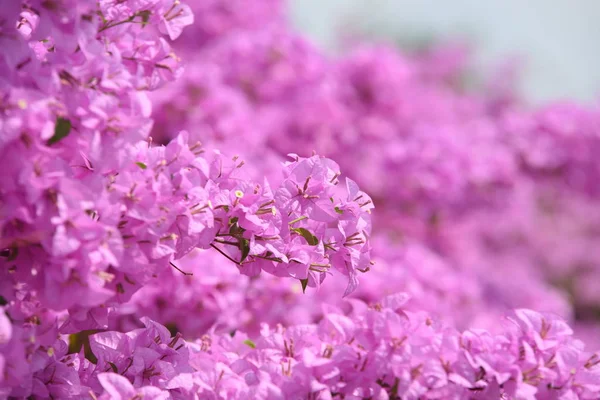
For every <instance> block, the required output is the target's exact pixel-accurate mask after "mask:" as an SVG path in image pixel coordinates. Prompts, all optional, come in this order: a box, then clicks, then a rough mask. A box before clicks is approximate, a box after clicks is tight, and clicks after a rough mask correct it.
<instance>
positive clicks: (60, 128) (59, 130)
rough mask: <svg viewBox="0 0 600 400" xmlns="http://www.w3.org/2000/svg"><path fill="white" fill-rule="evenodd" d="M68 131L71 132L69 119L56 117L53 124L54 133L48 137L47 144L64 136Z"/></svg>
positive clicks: (55, 141) (51, 143)
mask: <svg viewBox="0 0 600 400" xmlns="http://www.w3.org/2000/svg"><path fill="white" fill-rule="evenodd" d="M69 132H71V121H69V120H68V119H65V118H62V117H58V118H57V119H56V124H55V125H54V135H52V137H51V138H50V139H48V142H47V144H48V146H50V145H53V144H54V143H57V142H59V141H60V140H62V139H64V138H66V137H67V136H68V135H69Z"/></svg>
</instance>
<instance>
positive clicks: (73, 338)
mask: <svg viewBox="0 0 600 400" xmlns="http://www.w3.org/2000/svg"><path fill="white" fill-rule="evenodd" d="M98 332H100V330H98V329H88V330H85V331H81V332H79V333H74V334H71V335H69V351H68V354H74V353H79V352H80V351H81V348H82V347H83V354H84V355H85V358H87V359H88V360H89V361H90V362H91V363H92V364H96V363H97V362H98V358H96V355H95V354H94V353H93V352H92V347H91V346H90V335H93V334H95V333H98Z"/></svg>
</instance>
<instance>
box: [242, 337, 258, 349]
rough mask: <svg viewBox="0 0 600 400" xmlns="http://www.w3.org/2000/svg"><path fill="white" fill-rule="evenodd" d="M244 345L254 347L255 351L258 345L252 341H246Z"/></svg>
mask: <svg viewBox="0 0 600 400" xmlns="http://www.w3.org/2000/svg"><path fill="white" fill-rule="evenodd" d="M244 344H246V345H248V346H250V347H252V348H253V349H255V348H256V344H255V343H254V342H253V341H252V340H250V339H246V340H244Z"/></svg>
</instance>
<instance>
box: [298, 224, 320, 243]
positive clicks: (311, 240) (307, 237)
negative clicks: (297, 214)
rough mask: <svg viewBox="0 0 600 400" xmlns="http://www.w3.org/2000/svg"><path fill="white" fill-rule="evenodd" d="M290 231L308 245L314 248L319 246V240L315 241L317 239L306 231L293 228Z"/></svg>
mask: <svg viewBox="0 0 600 400" xmlns="http://www.w3.org/2000/svg"><path fill="white" fill-rule="evenodd" d="M292 230H293V231H294V232H296V233H297V234H299V235H300V236H302V237H303V238H304V239H305V240H306V242H307V243H308V244H309V245H311V246H316V245H318V244H319V239H317V237H316V236H315V235H313V234H312V233H311V232H310V231H309V230H308V229H306V228H294V229H292Z"/></svg>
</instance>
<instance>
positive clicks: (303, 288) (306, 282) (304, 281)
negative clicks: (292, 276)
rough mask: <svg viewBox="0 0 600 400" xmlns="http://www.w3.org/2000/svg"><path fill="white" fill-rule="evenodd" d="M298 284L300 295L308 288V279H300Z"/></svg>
mask: <svg viewBox="0 0 600 400" xmlns="http://www.w3.org/2000/svg"><path fill="white" fill-rule="evenodd" d="M300 284H302V293H306V286H308V278H306V279H300Z"/></svg>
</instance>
